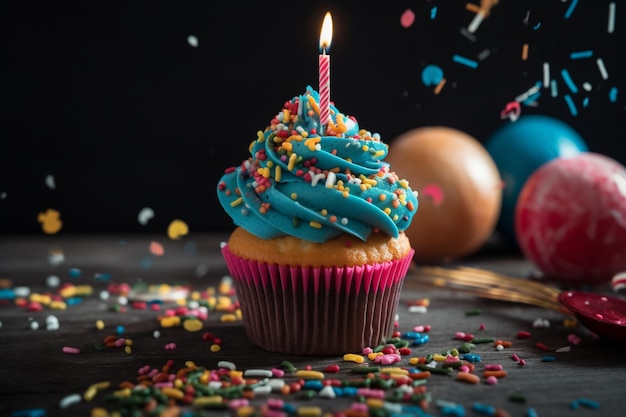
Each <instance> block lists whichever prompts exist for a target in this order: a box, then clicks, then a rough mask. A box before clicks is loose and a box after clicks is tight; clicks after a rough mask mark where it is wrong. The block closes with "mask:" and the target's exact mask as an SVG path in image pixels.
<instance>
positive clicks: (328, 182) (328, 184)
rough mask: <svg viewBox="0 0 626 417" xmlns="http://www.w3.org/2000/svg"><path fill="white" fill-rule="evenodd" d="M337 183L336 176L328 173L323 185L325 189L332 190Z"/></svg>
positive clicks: (330, 172)
mask: <svg viewBox="0 0 626 417" xmlns="http://www.w3.org/2000/svg"><path fill="white" fill-rule="evenodd" d="M336 182H337V175H335V173H334V172H332V171H329V172H328V176H327V177H326V183H325V184H324V185H325V186H326V188H332V187H333V186H334V185H335V183H336Z"/></svg>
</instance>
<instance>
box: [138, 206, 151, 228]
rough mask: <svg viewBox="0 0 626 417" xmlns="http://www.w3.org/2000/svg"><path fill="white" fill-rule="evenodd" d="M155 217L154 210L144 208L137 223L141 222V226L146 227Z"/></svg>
mask: <svg viewBox="0 0 626 417" xmlns="http://www.w3.org/2000/svg"><path fill="white" fill-rule="evenodd" d="M153 217H154V210H152V209H151V208H150V207H144V208H142V209H141V210H140V211H139V214H138V215H137V221H138V222H139V224H141V225H143V226H145V225H146V224H148V222H149V221H150V219H152V218H153Z"/></svg>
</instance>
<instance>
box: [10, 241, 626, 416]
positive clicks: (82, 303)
mask: <svg viewBox="0 0 626 417" xmlns="http://www.w3.org/2000/svg"><path fill="white" fill-rule="evenodd" d="M224 239H225V236H223V235H193V234H191V235H188V236H185V237H184V238H183V239H180V240H170V239H168V238H167V236H165V235H158V236H157V235H141V236H115V235H98V236H91V235H65V236H63V235H54V236H3V237H1V238H0V279H1V280H2V281H0V283H1V285H2V287H3V288H0V291H2V292H1V293H0V294H1V298H2V299H1V300H0V322H1V327H0V353H1V354H2V364H1V365H0V415H2V416H44V415H45V416H54V415H72V416H107V415H109V416H114V415H120V414H121V415H163V416H165V415H168V416H171V415H188V416H192V415H193V416H196V415H198V416H204V415H206V416H220V415H224V416H236V415H240V416H244V415H300V416H314V415H320V416H321V415H341V414H340V413H342V412H343V413H345V415H348V416H349V415H354V416H357V415H366V414H358V412H357V411H356V410H358V404H367V405H368V406H369V407H370V410H372V414H371V415H389V416H392V415H394V416H404V415H419V414H417V413H416V411H415V410H416V407H418V406H421V407H424V406H425V405H428V407H427V409H426V411H425V412H426V413H427V414H426V415H435V416H440V415H461V414H460V410H462V411H464V414H465V415H477V416H478V415H490V414H489V410H490V409H489V408H487V409H486V410H483V411H482V412H481V411H479V410H475V409H473V407H474V405H475V404H482V405H486V406H489V407H493V409H491V410H494V409H495V410H497V413H499V414H500V415H511V416H529V417H530V416H532V415H533V414H532V411H533V410H534V412H535V413H536V415H538V416H565V415H576V416H592V415H593V416H600V415H602V416H618V415H620V416H621V415H623V410H624V404H623V402H622V401H623V400H624V394H625V393H626V356H625V355H624V354H623V352H624V346H618V345H615V344H614V343H610V342H607V341H604V340H601V339H598V338H596V337H594V335H593V334H591V333H590V332H588V331H587V330H586V329H584V328H583V327H581V326H576V327H570V326H569V325H568V323H567V321H566V320H565V319H566V316H564V315H563V314H562V313H559V312H558V311H554V310H548V309H545V308H540V307H534V306H530V305H525V304H518V303H511V302H503V301H497V300H486V299H480V298H476V297H474V296H471V295H468V294H467V293H463V292H460V291H453V290H449V289H441V288H439V289H434V288H432V287H428V286H424V285H422V284H420V282H419V279H418V277H417V276H416V275H414V274H413V273H411V274H410V275H409V276H408V277H407V279H406V281H405V284H404V287H403V293H402V298H401V302H400V306H399V310H398V331H399V332H400V333H402V334H404V333H406V332H411V331H413V330H414V329H415V327H416V326H430V331H429V332H428V333H427V334H428V340H427V341H423V343H421V344H416V345H409V348H410V353H408V354H405V355H404V356H402V360H401V361H400V362H398V363H395V364H392V365H387V366H383V367H382V368H385V367H394V368H404V369H405V370H410V371H412V372H413V371H415V370H416V367H415V366H414V365H413V363H412V359H413V360H415V358H419V357H427V356H429V355H438V354H445V353H447V352H450V351H451V350H453V349H458V348H459V347H460V346H462V344H463V342H462V341H460V340H458V339H456V338H455V336H456V335H457V332H463V333H466V334H473V335H474V336H475V337H476V338H482V339H487V340H502V341H505V342H510V346H507V347H505V348H504V349H502V350H498V349H497V348H496V346H495V345H494V343H492V342H489V343H478V344H476V345H475V346H474V348H473V349H472V351H471V353H472V354H474V355H477V357H479V361H477V362H475V363H474V373H475V374H476V375H479V376H480V382H479V383H477V384H472V383H467V382H464V381H459V380H457V379H456V374H457V371H456V370H454V371H453V373H451V374H445V375H443V374H437V373H434V372H433V373H431V376H430V377H429V378H427V379H426V380H424V381H422V384H423V385H421V388H420V386H416V387H411V389H412V390H413V392H421V396H417V395H415V396H413V397H412V399H410V398H409V397H408V396H404V398H402V396H401V395H400V396H399V394H398V392H402V391H401V390H402V389H406V385H405V386H404V388H399V386H400V385H401V383H400V382H401V380H399V382H398V383H397V384H396V386H393V384H392V385H389V386H386V387H385V386H384V385H383V384H382V382H381V381H383V379H382V377H383V376H384V375H388V374H384V373H382V372H379V373H375V374H372V375H369V378H368V375H363V374H360V373H356V371H355V369H354V368H355V367H356V366H359V365H358V364H357V363H354V362H347V361H344V358H343V357H341V356H337V357H301V356H289V355H284V354H279V353H272V352H266V351H262V350H261V349H259V348H256V347H255V346H253V345H251V344H250V343H249V342H248V341H247V338H246V335H245V332H244V329H243V326H242V323H241V321H240V320H238V319H237V318H236V315H235V316H233V313H232V312H231V311H228V305H229V303H233V302H236V294H232V292H231V293H230V294H228V293H226V294H221V292H220V291H221V290H224V289H225V288H224V287H227V285H225V284H227V283H228V276H227V271H226V267H225V263H224V262H223V260H222V258H221V255H220V250H219V245H220V242H222V241H223V240H224ZM151 244H152V248H151ZM159 248H162V249H163V253H162V254H159V252H158V250H159ZM464 264H466V265H470V266H473V267H479V268H485V269H488V270H491V271H495V272H500V273H506V274H508V275H511V276H515V277H521V278H525V277H528V276H529V274H530V273H532V271H533V268H532V265H530V264H529V263H528V262H525V261H524V260H523V259H521V258H520V257H519V256H517V255H516V254H506V253H499V252H497V251H495V252H490V253H484V252H481V253H479V254H477V255H476V256H474V257H472V258H470V259H468V260H466V261H465V262H464ZM54 277H56V278H54ZM55 281H56V282H57V283H58V285H56V286H55V284H54V283H55ZM139 283H143V284H150V285H160V284H169V285H170V286H172V285H177V284H180V285H188V286H190V287H191V288H192V290H193V291H195V293H193V292H192V294H190V295H189V296H188V297H187V298H186V299H185V302H183V303H182V304H176V303H169V302H167V301H164V302H163V303H162V304H158V303H149V305H150V304H152V305H153V306H154V308H155V307H156V306H158V307H160V308H159V309H158V310H157V309H156V308H155V309H152V308H150V306H148V307H147V308H143V305H140V304H136V305H133V303H132V302H128V303H125V302H124V300H125V298H124V297H122V294H123V288H124V287H123V286H122V287H120V285H121V284H128V285H129V286H131V287H132V286H136V285H137V284H139ZM68 288H69V289H68ZM226 289H227V288H226ZM72 291H74V293H72ZM607 291H609V290H607ZM107 295H108V297H107ZM212 296H215V297H223V298H211V297H212ZM46 297H51V298H46ZM55 299H56V300H57V301H62V302H64V303H65V305H66V308H65V309H62V308H61V307H60V306H61V305H63V304H60V303H58V302H56V303H55V302H53V301H51V300H55ZM29 300H30V301H39V307H40V310H38V308H37V304H31V303H30V301H29ZM208 300H219V303H217V304H213V303H212V302H210V301H208ZM424 300H426V301H427V302H428V305H427V307H426V308H425V309H424V310H422V311H413V309H411V308H410V305H411V304H414V303H416V302H423V301H424ZM196 305H200V306H202V305H204V306H205V307H206V312H207V315H206V317H203V318H202V324H203V327H202V329H201V330H199V331H187V330H185V328H184V327H183V326H182V325H181V326H173V327H166V328H164V327H162V325H161V323H160V322H159V318H160V317H161V316H163V315H164V314H165V312H166V310H168V309H169V310H170V311H174V312H175V315H176V314H183V313H181V312H180V310H179V311H178V313H176V310H175V308H176V307H181V306H187V307H188V308H193V307H196ZM223 306H225V307H223ZM193 311H194V310H189V311H187V312H186V314H187V315H188V316H185V317H187V318H188V317H189V315H191V314H194V313H193ZM469 313H474V314H469ZM179 317H180V315H179ZM233 317H234V319H233ZM55 318H56V321H55ZM183 318H184V317H183ZM99 320H101V321H102V324H103V325H104V327H103V328H101V329H100V328H98V325H97V322H98V321H99ZM56 322H58V326H55V323H56ZM538 323H543V324H544V326H543V327H541V326H537V324H538ZM50 325H51V326H52V328H49V326H50ZM520 332H528V333H529V336H530V337H528V338H520V337H519V335H520ZM572 335H573V336H572ZM490 338H491V339H490ZM109 339H111V340H121V342H120V343H123V344H122V345H120V346H115V345H113V346H110V347H108V348H103V345H104V344H105V341H107V340H109ZM173 344H175V346H176V347H175V349H174V348H173V346H174V345H173ZM217 346H219V350H218V349H217V348H216V347H217ZM64 347H72V348H78V349H79V350H80V353H79V354H72V353H66V352H64V351H63V348H64ZM354 353H359V352H354ZM515 356H517V357H518V358H520V359H523V361H524V362H525V364H524V365H520V363H519V362H518V361H517V360H516V359H515ZM190 361H191V362H193V364H195V365H192V363H191V362H190ZM222 361H228V362H226V363H232V364H233V365H234V366H236V368H237V370H241V371H245V370H250V369H264V370H272V369H274V368H276V369H284V367H285V365H286V362H285V361H288V362H289V363H290V364H291V365H293V366H294V367H295V368H296V369H297V370H306V369H309V368H308V367H310V369H311V370H315V371H321V372H323V373H324V380H325V381H328V382H329V383H330V381H332V380H343V381H350V384H352V385H359V384H366V383H369V384H370V387H371V388H377V390H372V391H371V392H375V393H381V392H382V393H384V395H385V397H384V399H383V401H378V402H377V401H375V400H371V399H370V400H367V399H366V398H365V397H363V396H358V395H354V394H353V393H352V392H351V391H349V390H336V391H335V394H336V395H337V396H336V397H335V398H330V396H329V395H326V394H325V395H320V393H321V391H319V387H317V388H316V387H315V385H312V386H308V385H307V387H306V388H307V389H306V390H303V391H301V392H299V393H294V392H291V393H289V394H286V393H280V392H279V391H276V390H274V391H273V392H272V393H270V394H267V393H263V392H262V391H257V392H256V394H255V395H254V396H253V398H250V399H249V405H250V408H248V409H239V410H237V409H234V408H233V409H229V408H226V409H212V408H210V407H208V406H190V405H188V404H185V402H184V401H183V400H179V401H176V405H177V406H178V409H177V412H178V414H176V409H175V408H173V407H170V408H169V409H167V410H166V411H163V410H162V409H159V408H156V409H154V410H153V411H152V414H151V413H150V412H144V413H143V414H142V412H141V411H140V410H141V408H139V407H138V408H137V410H135V411H134V414H133V413H131V412H129V413H127V414H122V411H123V409H124V408H123V405H124V404H125V403H124V402H122V401H120V400H117V401H115V400H114V398H115V394H116V393H117V395H119V394H120V392H122V391H120V390H121V389H122V388H121V387H123V386H124V384H126V385H128V386H130V385H135V384H138V382H139V381H138V376H139V375H140V373H141V372H143V370H145V369H150V370H158V371H159V372H163V371H165V373H171V374H175V373H176V372H177V371H179V370H181V369H183V370H184V369H185V368H186V367H190V366H196V367H198V368H201V370H206V371H216V370H218V369H219V368H220V364H221V365H224V363H225V362H222ZM365 363H367V364H370V365H371V364H373V363H371V361H369V360H367V359H366V361H365ZM166 364H169V368H165V369H164V366H166ZM489 364H500V365H501V366H502V367H503V369H504V370H505V371H506V373H507V375H506V377H503V378H499V379H498V383H497V384H488V383H487V382H486V379H485V378H484V377H483V370H484V368H485V366H486V365H489ZM329 365H338V366H339V368H340V370H339V372H338V373H330V372H326V368H327V367H328V366H329ZM361 366H362V365H361ZM251 379H252V378H247V382H248V383H252V382H253V381H252V380H251ZM257 379H259V378H257ZM271 379H283V380H284V381H285V383H286V384H287V385H288V384H289V383H290V382H292V381H297V380H298V379H299V378H297V377H295V376H294V375H293V373H290V372H287V373H286V374H285V375H284V376H283V377H282V378H278V377H277V376H276V377H273V378H271ZM367 381H369V382H367ZM258 382H259V384H260V385H262V384H263V383H264V382H263V379H262V378H260V379H259V381H258ZM335 383H336V384H338V383H337V382H335ZM94 384H95V385H94ZM343 384H344V386H345V385H346V383H345V382H344V383H343ZM387 384H389V381H387ZM415 384H417V383H415ZM90 387H92V389H91V390H90ZM94 388H95V389H94ZM249 388H251V387H249ZM182 389H183V390H184V389H185V388H184V386H183V387H182ZM363 393H367V391H365V392H362V393H361V394H363ZM307 394H308V395H307ZM197 396H200V395H199V394H197ZM207 396H208V394H207ZM273 398H277V399H282V400H283V401H284V404H286V405H284V406H283V410H282V412H283V413H284V414H280V413H277V412H276V410H273V412H274V414H271V413H267V412H266V414H263V412H264V410H267V409H269V408H270V407H269V406H270V405H273V403H272V401H271V399H273ZM231 401H232V400H231ZM170 402H171V403H173V402H174V401H170ZM355 404H356V405H355ZM451 404H454V405H456V406H457V407H458V408H456V410H459V411H458V413H457V414H454V413H452V411H451V410H452V409H451V408H446V407H445V406H446V405H448V406H450V405H451ZM576 405H577V407H576ZM381 406H382V408H381ZM596 406H597V408H596ZM306 407H319V409H316V408H306ZM126 409H127V410H128V409H129V408H126ZM246 410H247V411H246ZM377 410H378V411H380V410H386V411H385V413H382V414H380V413H379V414H376V412H377ZM244 411H245V412H244ZM159 412H161V414H159ZM115 413H120V414H115ZM167 413H169V414H167ZM255 413H256V414H255Z"/></svg>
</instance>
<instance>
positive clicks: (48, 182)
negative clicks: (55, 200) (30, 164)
mask: <svg viewBox="0 0 626 417" xmlns="http://www.w3.org/2000/svg"><path fill="white" fill-rule="evenodd" d="M46 185H47V186H48V188H50V189H51V190H54V189H55V188H56V185H55V183H54V176H52V175H46Z"/></svg>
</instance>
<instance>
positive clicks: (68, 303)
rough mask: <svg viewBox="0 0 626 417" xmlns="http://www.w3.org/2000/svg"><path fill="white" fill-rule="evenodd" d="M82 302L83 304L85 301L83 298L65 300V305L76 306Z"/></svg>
mask: <svg viewBox="0 0 626 417" xmlns="http://www.w3.org/2000/svg"><path fill="white" fill-rule="evenodd" d="M82 302H83V299H82V298H81V297H70V298H68V299H66V300H65V304H67V305H68V306H75V305H77V304H80V303H82Z"/></svg>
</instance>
